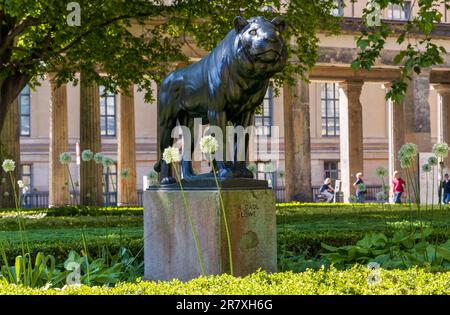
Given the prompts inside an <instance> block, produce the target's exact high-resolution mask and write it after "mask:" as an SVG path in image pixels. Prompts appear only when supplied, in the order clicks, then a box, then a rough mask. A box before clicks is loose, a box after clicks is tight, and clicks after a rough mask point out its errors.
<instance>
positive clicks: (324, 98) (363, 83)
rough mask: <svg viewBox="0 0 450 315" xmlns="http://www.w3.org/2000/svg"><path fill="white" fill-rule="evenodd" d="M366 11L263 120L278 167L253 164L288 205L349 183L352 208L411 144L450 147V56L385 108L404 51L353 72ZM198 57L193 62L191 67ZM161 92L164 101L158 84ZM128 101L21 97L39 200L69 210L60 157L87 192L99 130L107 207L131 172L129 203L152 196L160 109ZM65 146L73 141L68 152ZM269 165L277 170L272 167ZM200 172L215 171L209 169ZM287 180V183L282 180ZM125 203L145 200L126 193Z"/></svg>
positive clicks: (66, 93) (448, 18) (389, 16)
mask: <svg viewBox="0 0 450 315" xmlns="http://www.w3.org/2000/svg"><path fill="white" fill-rule="evenodd" d="M409 3H410V5H406V6H405V7H404V8H401V7H398V6H395V5H392V6H390V7H389V8H388V9H387V10H386V11H385V12H384V13H383V18H384V19H385V20H386V21H387V22H389V23H392V24H397V23H404V20H405V19H408V18H409V16H410V15H411V14H412V15H414V14H415V10H416V8H415V7H414V6H413V5H412V2H409ZM363 8H364V2H362V1H358V2H357V3H355V4H352V3H350V1H349V3H348V4H347V6H345V7H342V6H338V9H336V10H335V12H333V14H336V15H343V16H344V17H345V18H344V21H343V24H342V32H341V34H340V35H338V36H328V35H327V34H319V39H320V57H319V60H318V62H317V65H316V66H315V67H314V68H313V69H312V71H311V72H310V73H309V79H310V83H305V82H302V81H298V82H297V83H296V85H295V86H293V87H289V86H286V87H282V88H281V89H279V90H278V91H275V89H274V88H272V87H271V88H269V90H268V91H267V95H266V98H265V100H264V104H263V106H262V111H261V113H259V114H258V115H256V117H255V125H256V126H259V127H258V132H259V133H260V134H264V135H267V136H268V137H271V136H273V135H272V134H271V133H270V127H271V126H276V127H278V128H279V137H280V143H279V146H278V150H279V152H278V153H279V159H278V160H276V161H265V160H260V161H254V163H255V164H256V165H257V168H258V174H257V176H258V177H260V178H263V177H264V178H270V179H271V182H272V185H273V186H274V187H278V188H279V190H280V194H279V199H280V200H282V199H284V196H286V197H287V199H292V198H293V197H294V196H299V197H300V199H301V197H302V196H301V195H302V194H305V195H308V190H311V187H316V186H318V185H320V184H321V183H322V182H323V180H324V178H325V177H331V178H333V179H340V180H341V181H342V190H343V192H344V198H345V200H347V198H348V196H349V195H350V194H352V193H353V191H352V189H353V188H352V185H351V184H352V183H353V181H354V176H355V174H356V173H357V172H363V174H364V175H365V181H366V184H367V185H372V186H376V187H379V186H380V185H381V181H380V179H379V178H378V177H377V176H376V175H375V169H376V168H377V167H379V166H384V167H386V168H387V169H389V172H392V171H393V170H394V169H398V168H399V164H398V162H397V161H396V154H397V153H396V152H397V151H398V148H399V147H400V146H401V145H402V144H403V143H405V142H414V143H416V144H417V145H418V146H419V149H420V151H422V152H430V151H431V148H432V145H433V144H434V143H436V142H437V141H450V139H449V138H450V125H449V123H450V111H449V110H448V109H447V108H448V106H450V55H449V54H447V56H446V57H445V63H444V64H442V65H439V66H436V67H433V68H432V69H426V70H425V71H423V72H422V73H421V74H420V75H415V76H414V77H413V79H412V81H411V82H410V85H409V88H408V91H407V95H406V99H405V101H404V102H403V104H392V103H391V102H387V101H386V100H385V95H386V91H387V88H389V84H390V83H391V82H392V81H393V80H395V79H396V78H398V77H399V69H398V66H396V65H394V62H393V57H394V56H395V54H396V51H398V49H399V47H398V44H396V41H395V38H389V40H388V42H387V43H386V49H385V51H384V52H383V54H382V57H381V58H380V59H379V60H378V61H377V64H376V65H375V67H374V69H373V70H372V71H370V72H368V71H364V70H358V71H354V70H352V69H351V68H350V63H351V62H352V60H353V59H354V58H355V56H356V53H357V49H356V48H355V47H356V44H355V37H356V36H357V32H358V24H359V23H360V17H361V15H362V9H363ZM442 11H443V16H444V20H445V23H443V24H441V25H438V27H437V30H436V32H435V34H434V35H433V36H434V37H435V40H436V42H438V43H439V44H440V45H442V46H444V47H445V48H446V49H447V51H450V12H449V11H448V10H445V9H444V8H442ZM199 51H200V50H199ZM198 53H199V52H196V53H195V54H193V57H192V61H193V62H195V61H196V59H197V58H198V57H194V55H195V56H197V55H198ZM200 53H204V52H201V51H200ZM153 90H154V95H155V96H156V97H157V86H156V84H155V86H154V88H153ZM129 92H130V93H128V94H120V93H119V94H106V95H105V94H104V93H103V90H102V87H98V86H91V87H88V88H83V87H80V86H79V85H78V86H72V85H70V84H68V85H64V86H62V87H59V88H57V87H56V86H55V85H54V84H53V82H52V80H51V75H49V76H48V77H47V78H46V79H45V80H42V81H41V86H39V87H37V88H36V89H35V90H30V89H29V88H28V87H26V88H25V89H24V90H23V91H22V93H21V94H20V96H19V98H18V104H17V105H18V109H19V110H18V115H19V121H20V152H21V153H20V159H21V174H22V178H23V179H24V180H25V181H26V182H27V183H28V184H29V185H30V187H31V191H32V192H33V193H34V194H35V195H39V196H44V197H43V198H45V196H46V195H50V197H49V198H50V200H49V201H45V200H44V201H39V202H41V203H45V202H48V203H50V204H58V203H61V202H64V200H63V201H61V198H62V197H61V196H60V193H61V186H64V185H67V183H66V182H67V177H66V176H65V175H62V174H63V172H65V170H62V169H61V167H60V166H59V165H58V163H59V161H58V156H59V154H60V153H61V152H62V151H69V152H72V153H73V163H71V164H70V170H71V174H73V179H74V181H75V182H79V178H80V167H79V165H77V160H76V152H77V147H78V145H77V144H78V143H80V139H82V138H83V137H85V139H86V137H89V130H92V129H95V128H100V133H101V141H100V143H98V144H97V147H95V148H90V149H92V150H93V151H101V152H103V153H104V154H105V155H107V156H110V157H111V158H112V159H113V160H114V161H116V162H117V164H116V165H113V166H112V167H111V168H110V169H109V171H108V172H106V170H105V171H104V174H103V180H102V182H103V183H105V188H103V189H102V190H104V193H105V195H107V196H109V197H108V198H110V197H111V196H113V197H111V198H113V199H111V200H110V199H108V200H107V201H108V202H112V203H114V202H115V201H116V199H115V198H116V197H115V194H114V193H115V191H116V190H119V191H121V190H122V194H125V193H123V190H124V189H125V188H124V187H121V186H123V184H121V182H122V181H121V177H120V175H119V173H120V170H121V169H123V168H125V167H126V168H129V169H131V177H132V182H133V183H135V184H133V185H132V186H133V187H127V192H126V194H128V195H130V194H136V195H138V194H137V193H136V192H138V191H142V190H143V189H145V187H144V184H143V177H144V176H145V175H147V174H148V173H149V172H150V171H151V170H152V167H153V165H154V163H155V162H156V160H157V154H158V151H157V143H158V140H157V138H158V137H157V134H158V130H157V129H158V128H157V106H156V102H155V103H146V102H145V101H144V92H142V91H137V89H136V88H134V87H132V88H130V91H129ZM80 104H91V105H92V104H94V105H95V106H96V107H98V108H99V110H98V114H97V115H94V114H93V115H90V114H89V113H88V112H89V110H88V109H86V108H83V106H82V105H80ZM94 105H93V106H94ZM60 108H63V110H60ZM64 139H68V141H67V144H66V143H65V140H64ZM256 148H257V147H256ZM287 148H289V149H287ZM82 149H85V148H79V149H78V151H80V150H82ZM268 162H271V163H272V164H271V165H270V167H268V165H267V163H268ZM197 167H202V168H203V169H207V164H206V163H203V164H202V165H201V166H199V165H197ZM58 172H59V173H58ZM283 172H285V173H286V176H280V173H281V175H282V174H283ZM58 176H60V177H61V179H58ZM98 177H101V176H98ZM284 186H287V187H286V191H284V190H283V189H282V188H283V187H284ZM97 187H98V186H97ZM284 194H286V195H284ZM81 195H83V191H82V192H81ZM81 198H83V196H81ZM91 198H92V196H91ZM105 198H106V197H105ZM105 200H106V199H105ZM36 202H37V201H36ZM119 202H120V203H139V202H140V200H139V199H138V197H124V196H122V197H121V196H120V193H119Z"/></svg>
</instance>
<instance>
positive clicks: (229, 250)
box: [210, 156, 234, 276]
mask: <svg viewBox="0 0 450 315" xmlns="http://www.w3.org/2000/svg"><path fill="white" fill-rule="evenodd" d="M210 157H211V156H210ZM210 160H211V161H212V158H210ZM211 165H212V169H213V174H214V180H215V181H216V186H217V191H218V192H219V200H220V206H221V207H222V214H223V222H224V223H225V231H226V234H227V242H228V256H229V259H230V274H231V275H232V276H234V268H233V254H232V247H231V237H230V227H229V225H228V220H227V214H226V211H225V205H224V203H223V198H222V191H221V189H220V186H219V181H218V180H217V175H216V169H215V167H214V163H211Z"/></svg>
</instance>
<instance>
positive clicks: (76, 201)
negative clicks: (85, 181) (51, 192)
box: [66, 164, 78, 204]
mask: <svg viewBox="0 0 450 315" xmlns="http://www.w3.org/2000/svg"><path fill="white" fill-rule="evenodd" d="M66 167H67V173H69V179H70V184H71V185H72V193H73V199H75V204H78V200H77V197H76V191H75V185H74V184H73V178H72V173H70V168H69V164H66ZM69 194H70V192H69Z"/></svg>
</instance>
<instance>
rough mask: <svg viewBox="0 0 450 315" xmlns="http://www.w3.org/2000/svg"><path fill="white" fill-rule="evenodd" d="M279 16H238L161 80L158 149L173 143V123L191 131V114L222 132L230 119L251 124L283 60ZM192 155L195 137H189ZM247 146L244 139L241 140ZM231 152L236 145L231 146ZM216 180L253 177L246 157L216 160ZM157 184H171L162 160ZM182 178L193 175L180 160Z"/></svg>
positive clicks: (282, 26) (282, 24)
mask: <svg viewBox="0 0 450 315" xmlns="http://www.w3.org/2000/svg"><path fill="white" fill-rule="evenodd" d="M284 29H285V22H284V20H283V19H282V18H281V17H276V18H274V19H273V20H271V21H269V20H267V19H265V18H264V17H254V18H250V19H249V20H245V19H244V18H242V17H240V16H238V17H236V18H235V19H234V29H232V30H231V31H230V32H229V33H228V34H227V36H226V37H225V38H224V39H223V40H222V41H221V42H220V43H219V44H218V45H217V46H216V47H215V48H214V49H213V50H212V51H211V53H210V54H208V55H207V56H205V57H204V58H203V59H201V60H200V61H198V62H196V63H194V64H191V65H189V66H187V67H185V68H182V69H178V70H176V71H173V72H171V73H170V74H169V75H168V76H167V77H166V78H165V79H164V80H163V82H162V84H161V88H160V98H159V127H160V149H161V153H162V152H163V151H164V149H166V148H167V147H169V146H171V145H172V142H173V140H172V136H171V133H172V130H173V128H175V127H176V126H177V123H179V124H180V125H183V126H187V127H188V128H190V130H191V136H193V135H194V132H193V130H192V129H193V125H194V118H202V122H203V123H204V124H210V125H214V126H217V127H220V128H221V129H222V130H223V132H224V134H225V129H226V127H227V125H228V124H229V123H231V124H232V125H233V126H242V127H244V128H246V127H248V126H251V125H252V124H253V117H254V113H255V110H256V109H257V108H258V106H260V105H261V103H262V102H263V100H264V95H265V93H266V90H267V88H268V85H269V81H270V78H271V77H272V76H273V75H274V74H275V73H277V72H280V71H281V70H282V69H283V68H284V66H285V64H286V61H287V48H286V44H285V41H284V39H283V37H282V33H283V31H284ZM191 144H192V148H191V154H192V151H193V149H194V139H191ZM245 147H246V148H245V150H246V151H247V150H248V141H246V144H245ZM234 150H236V148H234ZM216 163H217V175H218V177H219V178H233V177H234V178H236V177H237V178H252V177H253V174H252V173H251V172H250V171H249V170H248V169H247V165H246V162H245V161H237V160H236V158H235V159H234V161H230V162H226V161H225V159H222V161H220V159H217V162H216ZM155 170H156V171H158V172H161V184H162V185H164V184H171V183H174V182H175V179H174V178H173V177H172V169H171V167H169V166H168V165H167V164H166V163H165V162H164V161H163V160H160V161H159V162H158V164H157V165H156V166H155ZM182 171H183V177H184V178H190V177H192V176H194V175H195V174H194V172H193V168H192V162H191V161H184V160H183V161H182Z"/></svg>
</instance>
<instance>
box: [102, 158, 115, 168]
mask: <svg viewBox="0 0 450 315" xmlns="http://www.w3.org/2000/svg"><path fill="white" fill-rule="evenodd" d="M102 164H103V166H104V167H106V168H108V167H111V166H113V165H114V161H113V159H111V158H110V157H107V156H104V157H103V160H102Z"/></svg>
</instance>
